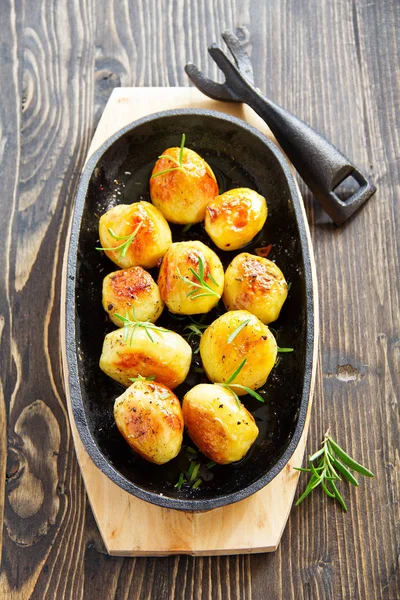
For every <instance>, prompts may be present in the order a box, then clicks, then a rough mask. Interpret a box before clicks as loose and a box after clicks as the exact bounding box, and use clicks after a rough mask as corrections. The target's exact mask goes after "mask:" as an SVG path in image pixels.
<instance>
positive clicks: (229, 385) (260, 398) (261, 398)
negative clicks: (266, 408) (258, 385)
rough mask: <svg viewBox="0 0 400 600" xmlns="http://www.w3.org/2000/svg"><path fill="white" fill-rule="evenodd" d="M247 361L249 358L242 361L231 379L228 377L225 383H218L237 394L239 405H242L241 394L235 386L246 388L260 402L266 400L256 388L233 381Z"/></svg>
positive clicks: (236, 398)
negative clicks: (236, 390)
mask: <svg viewBox="0 0 400 600" xmlns="http://www.w3.org/2000/svg"><path fill="white" fill-rule="evenodd" d="M246 362H247V358H244V359H243V360H242V362H241V363H240V365H239V366H238V368H237V369H236V371H235V372H234V373H232V375H231V376H230V377H229V379H227V381H225V382H224V383H217V385H220V386H222V387H224V388H227V389H228V390H229V391H230V392H232V394H233V395H234V396H235V400H236V402H237V404H238V406H239V407H240V405H241V402H240V399H239V396H238V395H237V393H236V392H235V390H233V389H232V388H233V387H235V388H240V389H241V390H245V391H246V392H247V394H250V396H253V398H256V399H257V400H258V401H259V402H264V398H263V397H262V396H260V394H258V393H257V392H255V391H254V390H252V389H251V388H249V387H246V386H245V385H240V384H239V383H232V381H234V379H236V377H237V376H238V375H239V373H240V371H241V370H242V369H243V367H244V365H245V364H246Z"/></svg>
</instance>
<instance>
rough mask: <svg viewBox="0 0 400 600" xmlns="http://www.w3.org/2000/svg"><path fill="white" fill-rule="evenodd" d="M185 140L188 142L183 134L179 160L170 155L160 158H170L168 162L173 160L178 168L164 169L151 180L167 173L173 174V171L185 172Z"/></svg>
mask: <svg viewBox="0 0 400 600" xmlns="http://www.w3.org/2000/svg"><path fill="white" fill-rule="evenodd" d="M185 140H186V136H185V134H184V133H183V134H182V139H181V146H180V149H179V156H178V160H177V159H176V158H174V157H173V156H169V154H161V155H160V156H159V157H158V158H168V160H171V161H172V162H173V163H174V164H175V165H176V167H172V168H171V169H164V170H163V171H159V172H158V173H154V174H153V175H152V176H151V177H150V179H154V177H158V176H159V175H165V173H172V171H183V172H184V171H185V169H184V167H183V149H184V147H185Z"/></svg>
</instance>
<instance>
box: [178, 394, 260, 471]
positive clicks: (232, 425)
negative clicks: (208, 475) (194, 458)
mask: <svg viewBox="0 0 400 600" xmlns="http://www.w3.org/2000/svg"><path fill="white" fill-rule="evenodd" d="M182 410H183V418H184V421H185V425H186V429H187V432H188V434H189V436H190V437H191V439H192V440H193V442H194V443H195V444H196V446H197V447H198V448H199V449H200V450H201V452H203V454H205V455H206V456H207V457H208V458H210V459H211V460H213V461H215V462H216V463H219V464H221V465H226V464H228V463H231V462H234V461H237V460H240V459H242V458H243V457H244V456H245V455H246V454H247V452H248V450H249V448H250V446H251V445H252V444H253V443H254V442H255V440H256V438H257V435H258V427H257V425H256V424H255V421H254V418H253V415H251V414H250V413H249V411H248V410H247V409H246V408H245V407H244V406H243V404H241V405H240V407H239V406H238V404H237V402H236V399H235V396H234V395H233V394H232V392H231V391H230V390H228V389H226V388H223V387H221V386H220V385H216V384H214V385H211V384H209V383H206V384H200V385H196V386H195V387H194V388H192V389H191V390H190V391H189V392H188V393H187V394H186V395H185V397H184V399H183V405H182Z"/></svg>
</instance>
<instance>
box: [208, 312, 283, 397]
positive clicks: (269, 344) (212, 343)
mask: <svg viewBox="0 0 400 600" xmlns="http://www.w3.org/2000/svg"><path fill="white" fill-rule="evenodd" d="M244 324H245V325H244ZM200 355H201V360H202V361H203V367H204V369H205V372H206V375H207V377H208V378H209V379H210V380H211V381H213V382H216V383H225V382H227V381H228V379H229V378H230V377H231V376H232V375H233V374H234V373H235V371H236V370H237V369H238V368H239V366H240V364H241V363H242V361H243V360H244V359H246V362H245V364H244V365H243V367H242V369H241V370H240V372H239V373H238V375H237V376H236V377H235V379H234V380H233V382H232V387H233V389H234V391H235V392H236V393H237V394H238V395H241V394H246V391H245V390H242V389H241V388H238V387H235V386H234V384H239V385H244V386H247V387H249V388H251V389H252V390H256V389H258V388H259V387H261V386H263V385H264V383H265V382H266V381H267V377H268V375H269V374H270V371H271V369H272V367H273V366H274V364H275V360H276V355H277V345H276V341H275V338H274V336H273V335H272V333H271V332H270V330H269V329H268V327H267V326H266V325H264V324H263V323H261V321H260V320H259V319H257V317H255V316H254V315H252V314H251V313H249V312H247V311H246V310H234V311H230V312H227V313H225V314H223V315H222V316H221V317H219V318H218V319H216V321H214V322H213V323H212V324H211V325H210V326H209V327H207V329H206V330H205V332H204V333H203V335H202V336H201V340H200Z"/></svg>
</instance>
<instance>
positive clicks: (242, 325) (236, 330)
mask: <svg viewBox="0 0 400 600" xmlns="http://www.w3.org/2000/svg"><path fill="white" fill-rule="evenodd" d="M250 321H251V319H246V320H245V321H242V322H241V323H240V325H238V327H236V329H235V331H232V333H231V335H230V336H229V337H228V339H227V340H226V341H227V342H228V344H231V343H232V342H233V340H234V339H235V337H236V336H237V335H238V334H239V333H240V332H241V331H242V329H244V328H245V327H246V325H248V324H249V323H250Z"/></svg>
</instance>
